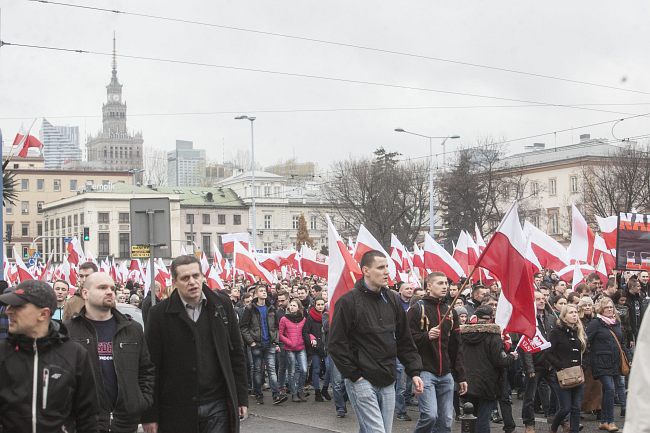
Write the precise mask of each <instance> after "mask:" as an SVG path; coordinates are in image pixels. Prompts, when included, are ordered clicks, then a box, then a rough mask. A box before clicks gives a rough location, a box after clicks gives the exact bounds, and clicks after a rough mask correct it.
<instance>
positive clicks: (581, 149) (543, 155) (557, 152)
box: [500, 138, 620, 168]
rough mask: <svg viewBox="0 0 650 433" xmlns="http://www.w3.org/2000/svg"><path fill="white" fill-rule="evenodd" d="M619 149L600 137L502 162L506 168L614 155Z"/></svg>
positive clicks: (515, 156) (507, 158)
mask: <svg viewBox="0 0 650 433" xmlns="http://www.w3.org/2000/svg"><path fill="white" fill-rule="evenodd" d="M619 149H620V147H619V146H615V145H613V144H610V143H609V141H608V140H606V139H602V138H598V139H589V140H585V141H582V142H580V143H576V144H570V145H568V146H561V147H556V148H551V149H541V150H531V151H528V152H523V153H516V154H514V155H510V156H508V157H506V158H503V159H502V160H501V161H500V162H501V164H503V167H504V168H506V167H522V166H523V167H529V166H536V165H543V164H551V163H556V162H560V161H566V160H570V159H577V158H584V157H594V156H595V157H608V156H614V154H615V153H616V152H618V150H619Z"/></svg>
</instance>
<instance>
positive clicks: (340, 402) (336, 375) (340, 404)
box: [327, 356, 347, 412]
mask: <svg viewBox="0 0 650 433" xmlns="http://www.w3.org/2000/svg"><path fill="white" fill-rule="evenodd" d="M327 359H329V361H330V362H329V366H328V368H329V371H331V372H332V398H333V399H334V407H336V412H347V410H346V409H345V381H344V380H343V376H341V372H340V371H339V369H338V368H336V364H334V362H333V361H332V358H330V357H329V356H328V357H327Z"/></svg>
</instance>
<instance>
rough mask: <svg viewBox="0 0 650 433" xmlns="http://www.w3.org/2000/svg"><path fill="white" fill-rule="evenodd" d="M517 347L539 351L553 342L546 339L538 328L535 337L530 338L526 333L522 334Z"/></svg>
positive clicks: (530, 351)
mask: <svg viewBox="0 0 650 433" xmlns="http://www.w3.org/2000/svg"><path fill="white" fill-rule="evenodd" d="M517 347H521V350H523V351H524V352H528V353H537V352H541V351H542V350H544V349H548V348H549V347H551V343H549V342H548V341H546V338H544V336H543V335H542V332H541V331H540V330H539V328H537V329H536V330H535V336H534V337H533V338H528V337H526V336H525V335H522V336H521V340H519V344H517Z"/></svg>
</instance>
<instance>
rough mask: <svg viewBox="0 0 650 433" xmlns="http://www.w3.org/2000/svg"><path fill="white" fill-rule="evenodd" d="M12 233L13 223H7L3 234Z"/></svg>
mask: <svg viewBox="0 0 650 433" xmlns="http://www.w3.org/2000/svg"><path fill="white" fill-rule="evenodd" d="M13 231H14V225H13V223H7V224H5V234H6V233H10V234H13ZM9 237H11V236H9Z"/></svg>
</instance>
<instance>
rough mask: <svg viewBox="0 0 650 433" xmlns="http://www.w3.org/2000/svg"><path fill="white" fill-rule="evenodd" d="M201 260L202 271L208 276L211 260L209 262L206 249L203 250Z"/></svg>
mask: <svg viewBox="0 0 650 433" xmlns="http://www.w3.org/2000/svg"><path fill="white" fill-rule="evenodd" d="M199 262H201V273H202V274H203V275H205V276H206V277H207V276H208V272H210V262H208V257H207V256H206V255H205V251H201V258H200V259H199Z"/></svg>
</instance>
